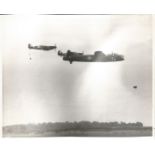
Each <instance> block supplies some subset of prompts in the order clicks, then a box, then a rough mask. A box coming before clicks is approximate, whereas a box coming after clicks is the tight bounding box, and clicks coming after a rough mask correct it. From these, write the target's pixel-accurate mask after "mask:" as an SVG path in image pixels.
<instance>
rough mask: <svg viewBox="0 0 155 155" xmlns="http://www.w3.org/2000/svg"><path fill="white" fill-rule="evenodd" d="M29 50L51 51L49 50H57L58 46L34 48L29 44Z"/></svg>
mask: <svg viewBox="0 0 155 155" xmlns="http://www.w3.org/2000/svg"><path fill="white" fill-rule="evenodd" d="M28 48H29V49H36V50H45V51H49V50H53V49H56V48H57V47H56V45H54V46H45V45H39V46H32V45H31V44H28Z"/></svg>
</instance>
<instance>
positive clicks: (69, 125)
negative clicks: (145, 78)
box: [3, 121, 143, 134]
mask: <svg viewBox="0 0 155 155" xmlns="http://www.w3.org/2000/svg"><path fill="white" fill-rule="evenodd" d="M140 128H143V124H142V123H141V122H136V123H125V122H89V121H81V122H56V123H51V122H50V123H41V124H27V125H11V126H5V127H3V132H4V134H5V133H20V132H22V133H30V132H35V133H36V132H38V133H41V132H51V131H55V132H57V131H66V130H80V131H86V130H106V129H108V130H109V129H140Z"/></svg>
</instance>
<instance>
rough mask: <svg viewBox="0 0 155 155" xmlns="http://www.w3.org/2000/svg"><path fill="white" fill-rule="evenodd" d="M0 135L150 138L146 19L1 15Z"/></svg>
mask: <svg viewBox="0 0 155 155" xmlns="http://www.w3.org/2000/svg"><path fill="white" fill-rule="evenodd" d="M0 24H1V27H2V29H1V30H0V33H1V34H2V60H3V62H2V66H3V71H2V72H3V74H2V75H3V78H2V80H3V81H2V85H3V103H2V104H3V110H2V112H3V122H2V128H3V137H148V136H152V126H153V124H152V122H153V120H152V116H153V114H152V109H153V103H152V94H153V93H152V84H153V82H152V80H153V79H152V72H153V69H152V68H153V66H152V64H153V60H152V58H153V50H152V15H144V14H143V15H138V14H137V15H136V14H135V15H134V14H132V15H127V14H122V15H112V14H111V15H108V14H107V15H105V14H102V15H101V14H100V15H99V14H90V15H87V14H61V15H60V14H59V15H58V14H57V15H56V14H49V15H47V14H46V15H45V14H44V15H43V14H42V15H1V16H0Z"/></svg>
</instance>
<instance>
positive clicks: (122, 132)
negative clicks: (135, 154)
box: [3, 127, 152, 137]
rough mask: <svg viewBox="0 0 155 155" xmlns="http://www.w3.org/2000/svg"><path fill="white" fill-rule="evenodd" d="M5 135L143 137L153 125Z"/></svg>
mask: <svg viewBox="0 0 155 155" xmlns="http://www.w3.org/2000/svg"><path fill="white" fill-rule="evenodd" d="M3 136H4V137H142V136H152V128H151V127H143V128H141V129H105V130H104V129H102V130H101V129H99V130H94V129H93V130H85V131H81V130H64V131H48V132H47V131H46V132H35V131H34V132H28V133H22V132H18V133H17V132H15V133H13V132H12V133H7V132H5V131H4V132H3Z"/></svg>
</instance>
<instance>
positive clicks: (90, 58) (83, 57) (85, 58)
mask: <svg viewBox="0 0 155 155" xmlns="http://www.w3.org/2000/svg"><path fill="white" fill-rule="evenodd" d="M58 55H59V56H62V57H63V60H64V61H69V62H70V64H71V63H72V62H73V61H80V62H113V61H123V60H124V56H123V55H120V54H116V53H112V54H107V55H105V54H104V53H102V52H101V51H96V52H95V53H94V54H84V53H76V52H72V51H70V50H68V51H67V52H66V53H62V52H61V51H58Z"/></svg>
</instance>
